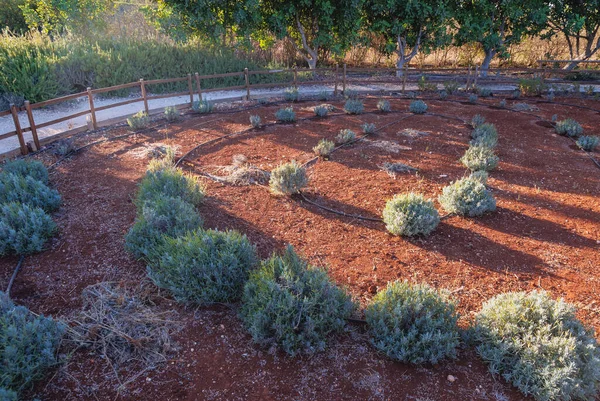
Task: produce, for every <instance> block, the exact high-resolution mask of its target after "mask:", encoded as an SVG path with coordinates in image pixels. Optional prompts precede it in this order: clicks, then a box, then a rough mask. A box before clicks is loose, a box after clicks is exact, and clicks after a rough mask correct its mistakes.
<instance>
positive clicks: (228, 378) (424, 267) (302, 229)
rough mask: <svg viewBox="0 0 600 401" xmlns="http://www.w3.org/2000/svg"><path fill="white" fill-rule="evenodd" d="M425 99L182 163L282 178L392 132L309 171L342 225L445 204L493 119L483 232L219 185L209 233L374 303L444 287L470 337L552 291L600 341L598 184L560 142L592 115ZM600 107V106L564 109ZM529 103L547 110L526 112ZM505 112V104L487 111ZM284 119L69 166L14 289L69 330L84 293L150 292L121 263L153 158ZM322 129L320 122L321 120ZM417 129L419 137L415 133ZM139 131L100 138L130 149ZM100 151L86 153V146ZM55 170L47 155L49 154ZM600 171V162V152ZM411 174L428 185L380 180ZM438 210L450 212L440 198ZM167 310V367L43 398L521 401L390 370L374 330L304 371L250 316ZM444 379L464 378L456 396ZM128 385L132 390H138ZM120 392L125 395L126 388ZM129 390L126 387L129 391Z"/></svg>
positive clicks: (92, 361) (159, 129) (469, 353)
mask: <svg viewBox="0 0 600 401" xmlns="http://www.w3.org/2000/svg"><path fill="white" fill-rule="evenodd" d="M451 100H452V101H440V100H437V99H436V100H434V99H425V101H426V102H427V104H428V106H429V108H428V113H429V114H426V115H413V114H410V113H408V104H409V102H410V100H408V99H390V102H391V105H392V110H393V112H392V113H381V112H378V111H377V109H376V104H377V98H367V99H365V110H366V111H367V113H365V114H361V115H347V114H344V113H343V110H342V107H343V102H340V101H333V102H330V103H332V104H333V105H334V106H335V107H336V110H335V111H333V112H332V113H330V115H329V116H328V117H325V118H321V119H318V118H314V115H313V113H312V111H311V108H312V107H313V106H314V105H317V104H320V103H322V102H300V103H296V104H293V107H294V109H295V111H296V113H297V116H298V121H297V122H296V123H292V124H277V125H267V126H266V127H264V128H262V129H259V130H253V131H249V132H247V133H245V134H243V135H234V136H231V137H229V138H226V139H223V140H220V141H216V142H213V143H211V144H208V145H206V146H201V147H199V148H198V149H196V150H194V151H193V152H191V153H190V154H189V156H187V157H186V159H185V160H184V161H183V162H182V164H181V165H180V166H181V167H182V168H184V169H185V170H186V171H189V172H191V173H195V174H207V173H208V174H211V175H220V174H222V172H223V169H222V167H223V166H227V165H230V164H231V163H232V158H233V157H234V156H235V155H239V154H243V155H245V156H246V157H247V159H248V161H249V162H250V163H252V164H253V165H255V166H257V167H259V168H262V169H264V170H269V171H270V170H272V169H273V168H274V167H276V166H278V165H279V164H280V163H283V162H288V161H291V160H296V161H298V162H300V163H305V162H308V161H309V160H311V159H313V158H314V154H313V152H312V148H313V147H314V146H315V145H316V144H317V142H318V141H319V140H320V139H322V138H327V139H330V140H333V139H334V138H335V136H336V135H337V134H338V132H339V131H340V130H341V129H345V128H349V129H352V130H353V131H355V132H356V133H360V132H361V128H360V127H361V125H362V124H363V123H374V124H375V125H376V127H383V128H382V129H381V130H380V131H378V132H377V133H376V134H373V135H371V136H369V137H368V138H366V139H365V140H362V141H359V142H356V143H354V144H352V145H349V146H346V147H343V148H340V149H339V150H337V151H336V152H334V153H333V154H332V155H331V157H330V158H329V159H328V160H318V161H316V162H315V163H313V164H311V165H310V167H309V176H310V183H309V185H308V187H307V190H306V191H305V192H304V194H305V196H306V197H307V198H308V199H309V200H311V201H312V202H315V203H317V204H320V205H323V206H326V207H328V208H331V209H335V210H338V211H343V212H345V213H349V214H353V215H360V216H363V217H370V218H379V217H381V211H382V209H383V207H384V206H385V202H386V201H387V200H388V199H390V198H391V197H392V196H393V195H394V194H396V193H402V192H409V191H415V192H420V193H423V194H424V195H425V196H426V197H429V198H434V199H436V198H437V196H439V195H440V193H441V190H442V188H443V187H444V186H446V185H448V184H450V183H451V182H453V181H455V180H457V179H459V178H461V177H463V176H464V175H465V174H466V171H465V168H464V167H463V166H462V165H461V164H460V162H459V161H458V159H459V158H460V157H461V155H462V154H463V153H464V151H465V150H466V149H467V147H468V144H469V135H470V131H471V129H470V127H468V126H467V125H466V122H469V121H470V120H471V118H472V117H473V116H474V115H475V114H480V115H482V116H484V117H485V118H486V120H487V121H488V122H491V123H494V124H495V125H496V127H497V128H498V133H499V144H498V148H497V153H498V156H499V157H500V165H499V167H498V168H497V169H496V170H495V171H492V172H491V173H490V179H489V181H488V185H489V186H490V188H491V189H492V191H493V194H494V196H495V197H496V199H497V202H498V210H497V212H496V213H493V214H489V215H485V216H483V217H479V218H463V217H458V216H448V217H446V218H444V219H443V221H442V222H441V223H440V225H439V226H438V228H437V229H436V230H435V231H434V232H433V233H432V234H431V235H430V236H428V237H415V238H411V239H405V238H402V237H395V236H392V235H391V234H389V233H388V232H387V231H386V229H385V226H384V224H383V223H380V222H375V221H365V220H361V219H356V218H349V217H345V216H341V215H339V214H334V213H331V212H329V211H326V210H324V209H322V208H319V207H317V206H315V205H313V204H311V203H307V202H305V201H304V200H302V198H299V197H292V198H287V197H274V196H272V195H270V194H269V191H268V188H266V187H264V186H257V185H254V186H231V185H226V184H223V183H221V182H216V181H214V180H210V179H205V182H206V185H207V194H208V196H207V198H206V200H205V202H204V204H203V205H202V206H201V207H200V209H199V211H200V214H201V215H202V217H203V219H204V221H205V227H207V228H219V229H225V228H234V229H237V230H239V231H241V232H243V233H245V234H246V235H248V237H249V239H250V240H251V241H252V242H253V243H254V244H256V245H257V247H258V251H259V255H260V256H261V257H262V258H265V257H268V256H269V255H270V254H271V253H272V252H273V251H274V250H281V249H283V248H284V246H285V245H286V244H288V243H290V244H292V245H293V246H294V247H295V249H296V251H297V252H298V253H300V254H301V255H304V256H305V257H306V258H307V259H308V260H310V261H311V262H312V263H313V264H315V265H321V266H322V265H326V266H328V268H329V274H330V276H331V277H332V278H333V279H334V281H335V282H337V283H338V284H340V285H343V286H347V287H348V289H349V291H350V293H352V295H353V296H354V297H355V298H356V299H357V300H358V301H360V303H361V305H363V306H364V305H365V304H366V303H367V302H368V301H369V300H370V299H371V298H372V296H373V295H374V294H375V293H376V292H377V290H378V289H382V288H384V287H385V285H386V284H387V283H388V282H389V281H393V280H397V279H399V280H409V281H414V282H426V283H428V284H430V285H431V286H434V287H436V288H446V289H448V290H450V291H451V292H452V294H453V296H454V297H455V298H456V299H457V300H458V301H459V303H458V310H459V312H460V313H461V315H462V319H461V322H462V324H463V325H466V324H467V323H468V322H469V321H470V320H471V319H472V318H473V315H474V314H475V313H476V312H478V311H479V310H480V309H481V305H482V303H483V302H484V301H486V300H487V299H489V298H491V297H492V296H494V295H496V294H499V293H502V292H507V291H522V290H525V291H527V290H532V289H544V290H547V291H549V292H550V293H551V294H552V295H553V296H555V297H564V298H565V299H566V300H567V301H569V302H571V303H573V304H575V305H576V306H577V307H578V308H579V311H578V317H580V318H581V319H582V320H583V321H584V322H585V323H586V324H588V325H590V326H592V327H594V328H595V329H596V331H598V330H600V303H599V301H598V294H599V293H600V273H599V272H598V270H597V266H599V265H600V253H599V252H598V249H599V247H600V224H599V223H598V222H599V221H600V201H599V200H598V193H600V170H599V169H598V168H597V167H596V166H595V165H594V163H593V162H592V161H591V160H590V159H589V158H588V156H587V155H586V154H585V153H584V152H582V151H581V150H579V149H578V148H577V147H576V146H575V144H574V142H573V141H571V140H570V139H568V138H566V137H561V136H559V135H557V134H555V132H554V130H553V128H552V125H551V124H549V123H548V122H549V121H550V120H551V119H552V116H553V115H554V114H557V115H558V119H564V118H567V117H571V118H575V119H577V120H578V121H579V122H580V123H581V124H582V125H583V126H584V128H585V130H586V133H587V134H591V135H594V134H596V135H598V133H599V132H598V127H597V121H598V115H599V113H598V112H597V111H594V110H588V109H583V108H576V107H570V106H565V105H559V104H557V103H544V102H539V100H538V99H519V100H508V104H507V109H502V108H499V107H497V105H498V103H499V99H496V98H488V99H479V100H478V103H477V104H475V105H473V104H468V103H466V104H464V103H461V102H460V100H461V99H459V98H453V97H451ZM556 102H564V103H571V104H578V105H581V106H587V107H591V108H596V109H598V108H599V106H598V103H597V102H593V101H584V100H580V99H556ZM515 103H529V104H531V105H533V106H535V107H536V110H532V111H528V112H521V113H519V112H513V111H510V110H508V109H509V108H511V107H512V105H514V104H515ZM490 106H492V107H490ZM280 107H281V105H266V106H263V107H258V108H254V109H252V110H243V111H238V112H227V113H218V112H217V113H212V114H206V115H201V116H199V115H188V116H186V117H185V118H184V119H183V120H181V121H179V122H176V123H174V124H171V125H168V124H167V123H166V122H164V121H163V122H157V123H155V124H154V126H153V127H152V128H151V129H148V130H145V131H143V132H141V133H138V134H135V135H131V136H128V137H125V138H122V139H119V140H114V141H107V142H103V143H100V144H97V145H95V146H92V147H90V148H88V149H87V150H85V151H83V152H81V153H80V154H77V155H75V156H73V157H72V158H69V159H67V160H65V161H63V162H61V163H60V164H58V166H57V168H56V169H55V171H54V173H53V174H52V182H53V183H54V184H55V186H56V188H57V189H58V190H59V192H60V193H61V194H62V196H63V205H62V206H61V209H60V211H59V212H57V213H56V214H55V215H54V216H55V220H56V222H57V225H58V227H59V230H60V232H59V234H58V235H57V237H56V238H54V239H53V240H52V242H51V244H50V246H49V249H48V250H47V251H46V252H43V253H40V254H37V255H33V256H30V257H27V258H26V260H25V263H24V264H23V267H22V270H21V272H20V273H19V276H18V279H17V280H16V282H15V284H14V287H13V289H12V296H13V298H14V299H15V301H16V302H18V303H21V304H24V305H26V306H27V307H29V308H30V309H31V310H33V311H34V312H36V313H44V314H49V315H53V316H67V315H69V314H71V313H74V312H75V311H76V310H78V309H79V308H80V307H81V293H82V290H83V289H84V288H85V287H86V286H88V285H91V284H95V283H97V282H101V281H114V282H121V281H128V282H130V281H134V282H135V281H139V280H142V279H145V266H144V264H143V263H142V262H139V261H136V260H134V259H133V258H132V257H131V256H130V255H129V254H127V253H126V252H125V250H124V246H123V242H124V235H125V233H126V232H127V230H128V229H129V228H130V227H131V225H132V223H133V220H134V218H135V214H136V210H135V206H134V205H133V204H132V197H133V195H134V193H135V191H136V184H137V182H138V181H139V180H140V178H141V177H142V176H143V174H144V172H145V168H146V165H147V163H148V159H147V158H146V157H145V152H144V151H143V148H148V147H150V146H151V144H153V143H162V144H170V145H173V146H176V147H178V150H179V153H178V155H182V154H184V153H186V152H187V151H189V150H191V149H193V148H194V147H195V146H197V145H199V144H200V143H203V142H205V141H208V140H211V139H214V138H217V137H218V136H222V135H225V134H230V133H234V132H238V131H242V130H246V129H247V128H248V127H249V123H248V121H249V120H248V119H249V116H250V115H251V114H255V115H256V114H257V115H260V116H261V118H262V121H263V123H270V122H273V121H274V113H275V111H277V110H278V109H279V108H280ZM309 117H310V118H309ZM415 130H417V131H418V132H415ZM126 132H127V131H126V129H125V128H114V129H113V130H110V131H107V132H105V133H103V134H102V135H104V136H106V137H117V136H120V135H123V134H125V133H126ZM98 135H99V134H98ZM95 139H98V138H96V137H95V136H94V134H92V135H87V136H83V137H80V138H78V139H77V142H78V143H80V144H81V145H83V144H85V143H88V142H91V141H93V140H95ZM40 157H41V158H42V159H43V160H44V161H46V162H47V163H48V164H50V163H52V162H54V160H55V158H54V156H52V155H51V154H50V153H49V152H46V153H45V154H42V155H41V156H40ZM595 157H596V158H598V153H595ZM386 162H401V163H404V164H407V165H409V166H411V167H414V168H416V169H418V172H417V173H415V172H409V173H398V174H396V176H395V177H392V176H390V175H388V174H387V173H386V172H384V171H382V169H381V166H382V165H383V164H384V163H386ZM436 205H437V206H439V204H437V201H436ZM17 261H18V258H17V257H14V258H3V259H2V260H0V284H1V285H2V287H5V286H6V283H7V282H8V280H9V277H10V275H11V274H12V270H13V268H14V266H15V265H16V263H17ZM162 295H164V298H161V300H160V301H158V302H157V306H156V307H157V308H162V309H165V310H170V309H173V308H175V309H177V310H178V312H179V313H178V316H179V319H180V321H181V322H182V325H181V326H182V327H183V329H182V331H181V332H179V333H178V334H177V335H176V339H175V340H176V341H177V342H178V344H179V346H180V349H179V351H178V352H174V353H173V355H171V356H170V359H169V362H167V363H166V364H161V365H158V367H157V368H156V369H151V370H147V371H143V372H142V374H140V375H136V373H137V370H136V369H137V367H138V365H136V362H134V363H133V364H131V365H127V366H123V367H122V371H120V373H121V379H116V378H115V377H114V372H113V371H112V369H111V367H110V366H109V365H108V364H106V362H105V361H103V360H102V359H101V358H100V357H99V356H98V355H97V354H95V353H93V352H89V351H86V350H81V351H79V352H77V353H76V354H75V355H74V357H73V358H72V359H71V360H70V361H69V363H68V364H67V365H65V366H64V367H62V368H60V369H59V370H58V371H57V372H56V374H55V375H50V376H49V377H48V378H47V380H46V381H45V382H43V383H40V385H39V386H37V387H36V389H35V392H36V393H38V394H40V395H41V396H42V398H43V399H49V400H58V399H62V400H65V399H82V398H86V399H88V398H97V399H114V398H115V396H116V395H120V396H121V397H122V399H150V398H157V399H158V398H160V399H321V400H328V399H331V400H333V399H336V400H337V399H361V400H362V399H388V398H392V399H393V398H398V397H409V396H410V397H413V398H410V399H422V400H425V399H435V400H456V399H481V400H502V399H511V400H513V399H515V400H518V399H523V397H522V396H521V395H520V394H519V393H518V392H517V391H516V390H514V389H512V388H511V387H510V386H508V385H507V384H505V383H504V382H502V381H497V380H494V378H493V377H492V376H491V375H490V374H489V373H488V372H487V368H486V366H485V365H484V364H483V363H482V362H481V361H480V360H479V359H478V357H477V356H476V354H475V353H474V352H473V350H472V349H463V350H460V352H459V359H458V360H457V361H456V362H446V363H442V364H440V365H436V366H433V367H419V368H415V367H411V366H408V365H403V364H399V363H393V362H390V361H388V360H386V358H385V357H384V356H382V355H379V354H378V353H377V352H375V351H374V350H373V349H372V348H371V347H370V346H369V343H368V339H367V336H366V334H365V330H364V327H363V326H362V325H361V324H360V323H356V324H353V325H352V326H351V327H350V329H349V330H350V333H349V335H344V336H342V338H340V339H339V340H334V341H331V344H330V347H329V348H328V350H327V351H326V352H325V353H323V354H320V355H318V356H315V357H311V358H300V359H290V358H288V357H285V356H284V355H283V354H282V353H279V352H268V351H266V350H263V349H260V348H257V347H255V346H253V345H252V343H251V338H250V336H249V335H248V334H246V333H245V331H244V330H243V327H242V324H241V323H240V321H239V319H238V318H237V316H236V309H235V307H234V308H233V309H231V308H228V307H224V306H214V307H210V308H200V309H194V308H188V309H185V308H182V307H180V306H177V305H176V304H175V302H174V301H172V300H170V299H169V298H168V295H167V294H166V293H165V294H162ZM448 375H452V376H454V378H456V380H455V381H449V380H448ZM128 378H131V379H132V380H131V381H130V382H128V380H127V379H128ZM119 380H120V382H119ZM118 387H119V389H118V390H117V388H118Z"/></svg>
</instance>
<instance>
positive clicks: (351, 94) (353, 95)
mask: <svg viewBox="0 0 600 401" xmlns="http://www.w3.org/2000/svg"><path fill="white" fill-rule="evenodd" d="M344 98H345V99H358V91H357V90H354V89H346V90H345V91H344Z"/></svg>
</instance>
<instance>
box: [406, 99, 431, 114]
mask: <svg viewBox="0 0 600 401" xmlns="http://www.w3.org/2000/svg"><path fill="white" fill-rule="evenodd" d="M408 110H409V111H410V112H411V113H414V114H425V113H426V112H427V104H425V102H424V101H422V100H413V101H411V102H410V105H409V106H408Z"/></svg>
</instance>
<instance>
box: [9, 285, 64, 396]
mask: <svg viewBox="0 0 600 401" xmlns="http://www.w3.org/2000/svg"><path fill="white" fill-rule="evenodd" d="M65 329H66V327H65V325H64V324H62V323H58V322H56V321H55V320H53V319H51V318H48V317H44V316H36V315H34V314H32V313H31V312H30V311H29V310H28V309H27V308H25V307H23V306H16V305H14V304H13V303H12V301H11V300H10V298H9V297H8V296H7V295H6V294H4V293H3V292H1V291H0V366H2V369H1V370H0V389H1V388H4V389H5V390H4V392H5V394H6V393H9V394H10V392H15V393H17V394H18V393H20V392H21V391H23V390H25V389H28V388H29V387H31V385H32V384H33V382H35V381H36V380H39V379H41V378H42V377H43V376H44V374H45V371H47V370H48V369H49V368H51V367H52V366H55V365H56V364H57V363H58V360H57V358H56V351H57V348H58V346H59V344H60V341H61V338H62V335H63V333H64V332H65ZM7 390H8V391H7ZM0 394H2V392H0ZM11 396H12V395H11Z"/></svg>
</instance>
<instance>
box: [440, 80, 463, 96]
mask: <svg viewBox="0 0 600 401" xmlns="http://www.w3.org/2000/svg"><path fill="white" fill-rule="evenodd" d="M458 88H460V83H459V82H458V81H446V82H444V90H445V91H446V92H447V93H448V94H449V95H452V94H454V93H457V92H458Z"/></svg>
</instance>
